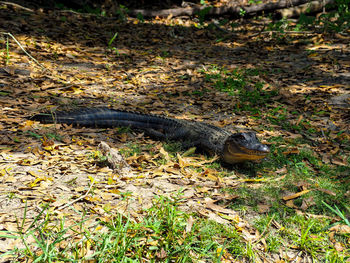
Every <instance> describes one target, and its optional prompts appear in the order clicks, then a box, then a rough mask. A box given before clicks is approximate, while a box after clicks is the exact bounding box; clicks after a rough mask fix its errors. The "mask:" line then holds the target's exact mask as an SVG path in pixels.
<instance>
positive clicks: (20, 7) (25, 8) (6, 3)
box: [0, 1, 34, 13]
mask: <svg viewBox="0 0 350 263" xmlns="http://www.w3.org/2000/svg"><path fill="white" fill-rule="evenodd" d="M0 4H3V5H8V6H12V7H14V8H19V9H22V10H25V11H28V12H30V13H34V11H33V10H32V9H29V8H27V7H24V6H21V5H19V4H15V3H10V2H5V1H0Z"/></svg>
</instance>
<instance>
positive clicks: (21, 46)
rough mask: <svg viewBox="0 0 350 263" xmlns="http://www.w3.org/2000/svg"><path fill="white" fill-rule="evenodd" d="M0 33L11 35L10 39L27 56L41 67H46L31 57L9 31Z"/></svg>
mask: <svg viewBox="0 0 350 263" xmlns="http://www.w3.org/2000/svg"><path fill="white" fill-rule="evenodd" d="M0 33H1V34H4V35H8V36H10V37H12V39H13V40H14V41H15V42H16V43H17V45H18V46H19V47H20V48H21V49H22V51H23V52H24V53H25V54H26V55H27V56H28V57H30V58H31V59H32V60H33V61H34V62H35V63H36V64H38V65H39V66H40V67H41V68H42V69H45V70H46V68H45V67H44V66H43V65H42V64H41V63H40V62H39V61H37V60H36V59H35V58H33V57H32V56H31V55H30V54H29V53H28V52H27V51H26V50H25V49H24V48H23V47H22V45H21V43H19V42H18V40H17V39H16V38H15V37H14V36H13V35H12V34H11V33H8V32H0Z"/></svg>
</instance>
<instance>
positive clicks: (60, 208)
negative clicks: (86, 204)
mask: <svg viewBox="0 0 350 263" xmlns="http://www.w3.org/2000/svg"><path fill="white" fill-rule="evenodd" d="M93 185H94V181H92V183H91V185H90V187H89V190H87V192H86V193H85V194H84V195H82V196H80V197H79V198H77V199H75V200H73V201H72V202H69V203H68V204H65V205H64V206H61V207H59V208H57V209H58V210H62V209H64V208H66V207H67V206H71V205H72V204H74V203H75V202H78V201H79V200H81V199H84V198H85V197H86V196H87V195H88V194H89V192H90V191H91V188H92V186H93Z"/></svg>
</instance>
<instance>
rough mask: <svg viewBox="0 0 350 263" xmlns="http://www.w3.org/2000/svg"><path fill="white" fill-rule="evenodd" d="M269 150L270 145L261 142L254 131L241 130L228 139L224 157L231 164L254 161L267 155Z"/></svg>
mask: <svg viewBox="0 0 350 263" xmlns="http://www.w3.org/2000/svg"><path fill="white" fill-rule="evenodd" d="M269 152H270V149H269V147H268V146H267V145H265V144H262V143H261V142H259V140H258V138H257V137H256V135H255V133H254V132H239V133H235V134H232V135H231V136H230V137H228V139H227V140H226V142H225V146H224V152H223V155H222V159H223V161H224V162H226V163H230V164H232V163H240V162H244V161H254V160H259V159H262V158H264V157H266V155H267V154H268V153H269Z"/></svg>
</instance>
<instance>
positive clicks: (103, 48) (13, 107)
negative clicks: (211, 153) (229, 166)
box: [0, 7, 350, 258]
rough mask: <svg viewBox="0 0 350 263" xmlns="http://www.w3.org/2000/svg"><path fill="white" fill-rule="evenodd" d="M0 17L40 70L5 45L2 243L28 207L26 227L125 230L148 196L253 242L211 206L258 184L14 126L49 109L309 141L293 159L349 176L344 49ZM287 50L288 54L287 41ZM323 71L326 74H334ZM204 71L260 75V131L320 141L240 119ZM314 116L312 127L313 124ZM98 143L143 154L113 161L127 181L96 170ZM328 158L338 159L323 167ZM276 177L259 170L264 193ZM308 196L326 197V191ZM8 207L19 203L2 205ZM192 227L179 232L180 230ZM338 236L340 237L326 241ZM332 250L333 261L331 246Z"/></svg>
mask: <svg viewBox="0 0 350 263" xmlns="http://www.w3.org/2000/svg"><path fill="white" fill-rule="evenodd" d="M0 13H2V15H3V17H6V18H7V20H6V21H4V20H2V21H1V23H0V24H1V26H0V28H1V31H4V32H11V34H13V35H14V36H15V37H16V39H17V40H18V41H19V42H20V43H22V45H23V47H24V48H25V49H26V50H27V51H28V52H30V54H31V55H32V56H33V57H35V58H36V59H37V60H38V61H40V63H41V64H42V65H43V66H44V67H45V70H43V69H41V68H40V67H39V66H38V65H36V64H35V63H32V61H31V60H30V59H29V58H28V57H27V56H26V55H24V54H23V52H22V50H21V49H20V48H19V47H18V45H16V44H15V43H13V42H11V41H10V46H9V58H10V59H9V61H6V60H5V57H4V56H1V61H2V64H1V67H2V68H1V70H0V76H1V80H0V92H1V93H0V95H1V96H0V103H1V104H2V107H1V109H0V119H1V122H0V132H1V136H0V142H1V143H0V147H1V155H0V157H1V158H0V179H1V184H0V192H1V193H2V194H1V197H0V198H1V199H0V220H1V223H2V230H9V231H10V230H13V229H14V228H16V226H15V222H16V220H15V215H16V216H17V217H21V215H23V214H24V210H25V207H26V206H27V207H28V211H27V214H26V217H27V218H28V219H33V218H34V217H35V215H36V214H37V213H38V211H40V206H41V205H44V204H46V203H48V204H49V207H50V211H51V212H53V211H54V212H55V215H56V216H57V217H58V218H59V217H63V216H65V217H68V218H69V220H68V221H69V222H70V223H71V224H72V225H73V224H74V222H75V220H78V219H79V218H80V215H79V214H76V213H75V211H79V212H84V211H88V212H87V213H88V214H89V215H91V217H92V218H95V217H98V218H101V219H102V220H106V218H108V216H109V215H110V214H113V213H120V214H123V215H129V216H131V218H133V219H134V220H136V219H137V218H139V217H140V216H142V209H144V208H147V207H150V206H151V205H152V201H153V200H154V197H155V196H160V195H162V196H168V197H170V198H172V197H174V196H177V195H179V194H181V203H180V208H181V209H183V210H184V211H188V212H193V211H195V212H197V213H198V214H200V215H202V216H204V217H206V218H209V219H212V220H214V221H216V222H218V223H222V224H234V225H235V226H236V228H237V229H240V231H241V233H242V236H243V237H244V239H245V240H246V241H258V240H259V242H260V241H261V242H262V243H261V244H263V242H264V239H263V238H262V237H261V235H260V234H259V233H258V232H257V230H255V229H254V228H253V227H252V226H251V225H250V223H248V222H247V221H246V220H245V219H243V218H242V217H241V215H240V214H239V213H237V212H235V211H234V210H232V209H229V208H227V207H225V205H224V204H225V203H227V202H230V201H232V200H235V199H236V198H239V196H237V195H234V194H227V193H226V194H225V193H222V192H220V189H222V188H237V187H239V186H240V185H241V184H248V185H249V184H252V185H254V184H256V185H255V186H256V187H259V185H258V184H257V183H261V182H264V181H266V179H261V180H260V179H259V178H246V176H245V175H244V174H241V173H240V172H234V173H230V175H229V176H225V177H222V176H221V170H220V169H215V168H208V165H210V164H212V163H214V162H215V161H217V157H213V158H212V159H208V158H206V157H205V156H203V155H195V156H192V153H191V152H190V153H184V154H181V153H177V154H176V155H172V154H171V153H169V152H167V151H166V150H165V149H164V148H163V146H162V143H159V142H155V141H153V140H151V139H148V138H147V137H145V136H144V135H143V134H140V133H137V132H134V131H132V132H127V133H118V132H116V131H115V130H108V129H88V128H76V127H74V128H73V127H71V126H67V125H59V124H56V125H43V124H39V123H35V122H32V121H28V120H27V119H25V117H28V116H30V115H31V114H35V113H38V112H39V111H44V110H53V109H55V108H57V107H58V108H60V109H71V108H72V107H73V108H74V107H75V105H79V106H92V105H93V106H112V107H114V108H117V109H120V110H131V111H137V112H144V113H152V114H161V115H168V116H170V117H177V118H184V119H190V120H191V119H193V120H199V121H206V122H210V123H212V124H214V125H217V126H226V127H228V128H229V129H231V130H232V131H235V130H236V129H238V128H239V129H247V128H253V129H255V130H256V131H258V132H259V133H260V134H261V135H262V136H264V137H265V139H268V138H272V137H275V136H283V137H284V138H285V139H286V140H288V138H289V139H291V140H294V139H298V138H304V137H305V136H308V137H307V138H308V139H309V140H310V141H312V142H315V144H317V145H318V146H317V147H315V146H312V145H311V146H310V145H309V144H306V145H305V147H309V148H311V149H312V150H313V153H314V154H315V155H318V156H321V157H322V161H323V162H325V163H330V164H333V165H340V166H348V165H349V164H348V156H349V148H347V149H344V147H343V146H342V145H341V143H339V141H340V140H348V141H349V139H350V135H349V128H348V127H349V126H348V123H346V122H345V121H344V120H346V118H347V115H346V114H349V113H348V112H349V100H348V94H349V90H350V89H349V85H348V82H347V77H346V74H347V71H348V70H349V64H348V63H347V60H346V57H345V54H347V55H349V45H348V43H349V42H348V41H349V39H348V38H347V39H344V38H337V37H335V38H334V39H330V38H328V37H327V36H323V35H316V36H314V38H311V39H308V41H310V44H309V45H306V46H305V47H304V48H300V49H299V48H297V47H296V46H294V45H293V42H291V43H284V44H283V43H281V44H279V45H277V46H276V45H275V44H276V43H275V42H274V40H273V39H271V38H269V37H268V36H266V38H265V39H260V38H258V37H257V38H254V39H249V34H248V35H244V34H242V35H241V37H240V38H239V39H232V40H231V41H222V42H217V41H216V39H217V33H216V32H214V31H210V30H202V29H200V30H199V29H197V28H196V27H195V26H194V24H193V22H191V21H190V20H185V19H182V18H174V19H157V20H156V21H148V22H146V23H142V24H141V23H136V22H138V21H137V20H135V19H132V18H128V19H127V21H126V22H118V21H110V20H103V18H99V17H88V18H87V17H84V16H80V15H78V14H75V15H70V16H64V15H63V14H61V13H59V12H48V13H43V12H38V13H34V14H26V13H25V12H22V11H21V10H13V9H11V8H10V7H8V8H4V9H0ZM5 13H6V14H5ZM24 18H25V20H24ZM10 21H11V22H10ZM184 24H186V25H187V26H183V25H184ZM171 25H175V26H171ZM23 27H25V31H22V29H21V28H23ZM38 29H40V30H38ZM169 29H171V30H170V31H169ZM259 30H260V29H259V28H256V31H259ZM115 31H117V32H118V38H117V40H116V42H115V43H114V44H113V45H114V46H113V47H114V48H108V47H107V44H106V43H108V40H109V39H110V38H111V36H112V35H113V34H111V33H113V32H115ZM301 40H302V39H301ZM0 41H1V45H4V41H3V40H0ZM295 41H296V43H299V39H296V40H295ZM317 43H321V44H317ZM252 54H254V55H252ZM334 63H336V64H337V65H338V66H337V67H334V65H335V64H334ZM7 64H9V65H7ZM212 65H220V66H221V67H226V68H228V69H235V68H238V67H242V66H243V67H244V68H248V69H249V68H256V67H259V68H262V69H264V70H265V71H266V72H268V76H269V78H266V76H265V77H261V76H259V77H257V80H256V81H263V82H267V83H268V85H269V86H271V87H272V88H275V89H279V95H278V96H277V97H275V102H274V104H275V105H273V106H272V107H275V108H276V109H279V110H277V111H276V112H275V116H272V117H271V118H272V119H274V118H275V119H278V118H280V117H281V114H286V116H285V118H286V119H288V120H289V121H290V122H291V123H292V124H294V125H296V126H298V125H300V124H301V123H302V124H303V125H304V127H306V128H309V129H314V130H316V131H317V132H320V133H325V132H327V134H328V136H329V137H327V138H326V137H319V136H315V137H310V135H305V134H300V133H298V132H297V131H295V133H293V132H291V131H286V130H283V129H281V126H280V125H274V124H273V123H274V122H273V121H272V124H270V123H269V124H268V123H267V122H266V118H252V117H250V116H249V113H248V114H246V113H247V112H245V111H244V110H243V111H236V109H237V107H242V106H240V105H242V103H241V102H240V100H239V98H238V97H237V96H236V97H235V96H228V95H227V93H223V92H221V91H218V90H217V89H215V88H213V86H212V83H210V82H207V81H204V75H203V73H201V72H203V70H208V69H210V68H211V67H212ZM276 72H277V73H276ZM189 94H190V95H191V96H188V95H189ZM281 101H283V103H284V104H283V107H281ZM243 106H244V105H243ZM295 109H300V110H299V113H298V114H292V113H291V112H293V111H294V110H295ZM315 111H317V112H320V114H318V115H317V114H312V113H314V112H315ZM322 111H324V112H325V113H323V112H322ZM233 112H235V114H232V113H233ZM310 116H312V118H311V117H310ZM266 126H270V127H274V128H275V129H273V130H272V129H266V128H264V127H266ZM340 131H345V132H340ZM328 138H332V139H333V140H329V139H328ZM101 142H104V143H105V144H106V145H107V146H106V147H108V149H110V150H111V149H112V150H115V151H117V152H118V150H121V151H122V150H123V149H126V148H128V149H130V147H128V146H127V145H128V143H131V144H137V145H141V146H139V147H141V148H142V149H140V151H139V152H138V151H136V150H135V151H133V152H132V151H131V153H130V155H129V156H128V155H127V154H125V155H124V157H125V160H122V161H121V162H123V165H124V166H125V167H127V172H125V171H124V172H121V170H120V169H119V168H118V165H114V166H113V167H110V166H109V165H108V162H107V163H104V162H101V160H99V158H100V157H99V156H98V155H96V152H97V151H98V145H99V144H100V143H101ZM148 146H151V147H152V148H148ZM301 148H302V147H301V146H300V145H298V146H296V147H290V146H288V148H286V149H285V151H284V152H283V154H284V155H292V154H298V153H299V150H300V149H301ZM339 151H341V152H342V154H341V155H337V156H335V155H336V154H337V153H338V152H339ZM107 156H108V155H107ZM109 162H111V161H109ZM124 162H125V163H124ZM196 168H198V169H196ZM287 172H288V171H287V169H286V167H281V168H279V169H276V170H275V171H271V175H277V176H278V177H277V178H276V179H275V180H279V179H280V178H282V177H283V176H284V175H285V174H286V173H287ZM271 180H274V179H271ZM304 188H305V189H303V187H302V189H301V190H300V191H299V192H294V193H288V194H286V195H285V196H283V197H281V198H282V199H283V200H284V201H286V206H288V207H291V208H294V209H298V208H299V207H298V206H296V205H295V204H294V203H293V199H296V198H298V197H299V196H301V195H304V194H306V193H307V192H309V191H311V190H310V189H309V188H308V187H304ZM314 190H315V189H313V191H314ZM318 191H322V192H325V193H327V194H329V195H334V193H333V192H332V191H330V190H328V189H322V188H319V189H318ZM92 193H93V195H92ZM9 195H14V196H16V197H17V198H13V199H11V198H8V197H9ZM125 196H127V198H125ZM24 203H26V205H24ZM308 203H309V204H307V203H304V204H302V208H303V207H304V209H303V210H305V209H306V208H307V207H308V206H309V205H311V204H312V200H308ZM71 207H74V209H71ZM74 210H75V211H74ZM259 210H260V212H261V213H265V212H266V211H268V210H269V206H268V205H266V204H263V203H262V204H260V205H259ZM191 224H192V222H191V220H189V222H188V227H187V228H191ZM343 229H346V228H341V229H340V228H337V229H336V230H334V231H344V230H343ZM345 231H346V230H345ZM16 242H17V241H13V243H11V244H10V245H9V246H8V247H5V246H4V245H3V243H2V242H1V243H0V248H1V251H2V252H5V251H7V250H9V249H11V248H13V247H15V246H17V245H18V244H17V243H16ZM334 242H335V241H334ZM337 246H338V247H339V249H341V245H339V244H338V245H337ZM159 253H160V255H159V257H160V258H162V257H165V256H166V255H164V251H160V252H159Z"/></svg>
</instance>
